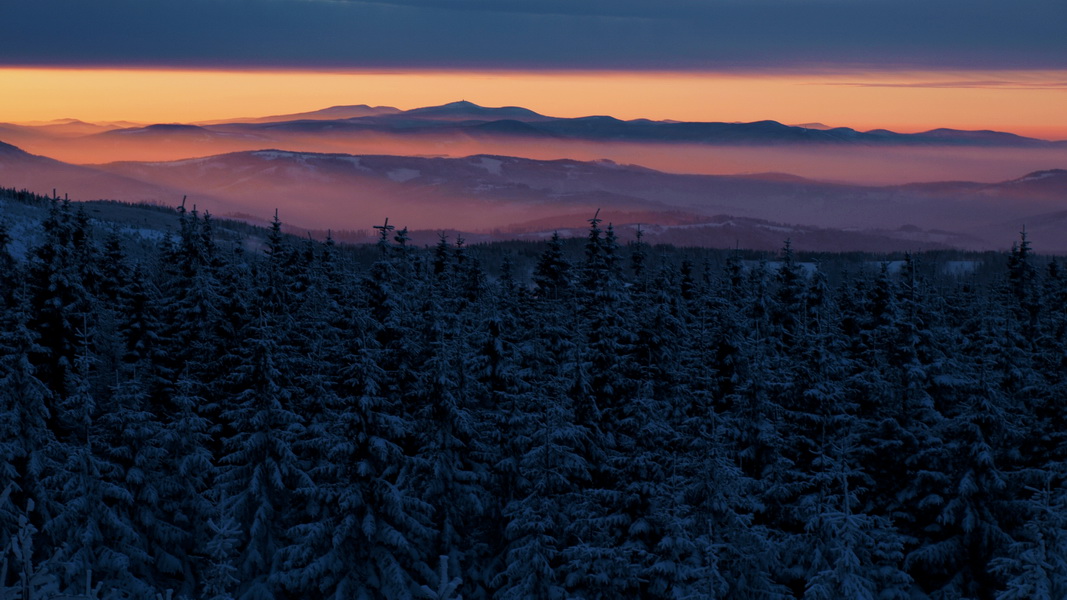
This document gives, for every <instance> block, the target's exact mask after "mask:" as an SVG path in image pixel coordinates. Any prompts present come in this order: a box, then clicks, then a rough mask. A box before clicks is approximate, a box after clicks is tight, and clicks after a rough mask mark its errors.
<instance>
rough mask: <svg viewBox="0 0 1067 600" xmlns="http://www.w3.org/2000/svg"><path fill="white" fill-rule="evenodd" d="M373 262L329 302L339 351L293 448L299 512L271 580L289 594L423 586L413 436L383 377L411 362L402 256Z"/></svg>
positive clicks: (369, 594)
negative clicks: (301, 477)
mask: <svg viewBox="0 0 1067 600" xmlns="http://www.w3.org/2000/svg"><path fill="white" fill-rule="evenodd" d="M383 233H387V232H386V231H385V230H383ZM384 239H386V238H385V237H383V240H384ZM380 258H381V260H379V262H378V263H377V264H376V265H375V266H374V268H373V269H372V271H371V276H370V277H368V278H366V279H364V280H363V281H362V287H361V288H359V289H356V288H353V289H350V290H348V291H347V292H345V293H341V294H339V295H337V296H336V297H335V298H336V299H337V300H338V302H339V307H338V308H339V310H340V317H339V319H338V321H337V322H336V323H335V326H336V327H337V328H338V330H339V331H338V335H339V340H340V343H339V345H338V346H337V347H336V351H335V352H331V353H328V354H327V357H328V359H329V361H330V366H329V367H328V369H329V372H330V373H334V375H332V376H331V380H332V381H333V383H332V384H331V385H330V386H328V388H327V393H326V394H325V395H324V396H323V397H322V401H323V403H322V406H321V408H320V412H319V413H317V414H316V415H314V416H313V418H312V419H311V422H310V424H309V431H308V433H309V435H307V436H306V437H305V438H304V441H303V442H302V443H301V444H300V445H299V446H298V448H299V452H300V454H301V455H302V456H306V457H308V458H309V459H312V461H313V462H312V468H311V469H310V471H309V480H308V482H307V483H306V484H305V485H303V486H301V487H299V488H297V490H296V494H297V498H298V499H299V500H300V502H301V505H302V506H304V507H305V509H304V510H303V511H302V513H303V514H302V515H301V518H300V522H298V523H296V524H294V526H293V527H292V528H291V530H290V540H291V541H290V543H289V544H288V546H287V547H286V548H285V549H284V550H283V552H282V554H281V556H282V559H283V562H282V567H283V568H282V571H281V572H280V573H279V574H278V576H277V577H276V580H277V581H278V582H279V583H281V584H283V585H284V586H285V587H286V588H287V589H288V590H291V591H292V592H293V593H299V594H305V595H309V594H310V595H315V596H316V597H323V598H385V599H404V598H413V597H414V594H415V591H416V590H417V589H418V584H419V583H420V582H419V581H418V579H417V576H418V575H419V573H418V572H417V570H416V567H417V566H418V563H419V560H420V558H421V555H422V553H421V552H420V551H421V550H422V548H424V547H425V544H426V541H427V540H429V539H431V536H430V534H429V531H428V529H427V526H426V523H427V520H428V519H427V513H428V510H427V507H426V505H425V504H424V503H422V502H421V501H419V500H418V499H417V496H416V495H415V494H414V490H413V489H412V487H411V485H410V483H409V482H408V481H406V480H405V479H404V476H405V474H406V473H408V472H409V470H410V469H409V463H410V461H411V458H410V456H409V455H408V454H407V453H406V444H407V442H408V440H409V438H410V437H411V435H412V433H413V431H412V426H411V421H408V420H406V419H405V418H404V416H405V415H404V411H403V407H402V406H401V402H400V401H401V397H400V395H399V394H397V393H396V391H395V390H397V389H399V388H398V387H396V386H395V384H394V380H393V379H392V377H393V376H394V375H392V374H390V372H389V371H394V372H395V371H396V369H397V368H398V367H399V366H400V365H402V364H403V363H404V362H406V361H407V360H408V358H407V353H406V351H402V349H401V348H399V346H402V345H403V344H404V343H405V339H404V336H405V334H404V331H405V327H406V325H405V324H404V323H403V321H401V319H403V318H404V317H405V316H406V315H404V314H402V313H403V307H404V306H405V300H404V299H402V298H399V297H398V296H399V295H400V294H401V293H402V292H401V291H400V290H402V289H403V288H402V286H400V283H401V282H400V281H399V280H398V278H399V275H398V271H399V269H397V268H395V265H394V264H393V263H394V261H397V260H406V258H405V257H403V256H400V257H398V256H397V255H395V254H394V253H393V252H392V251H391V249H390V248H389V247H388V245H386V244H385V243H384V242H383V245H382V249H381V252H380ZM341 285H344V284H343V283H342V284H341ZM394 285H396V286H398V287H397V289H394V287H393V286H394ZM343 289H344V288H343V287H342V288H341V289H339V290H337V291H342V290H343Z"/></svg>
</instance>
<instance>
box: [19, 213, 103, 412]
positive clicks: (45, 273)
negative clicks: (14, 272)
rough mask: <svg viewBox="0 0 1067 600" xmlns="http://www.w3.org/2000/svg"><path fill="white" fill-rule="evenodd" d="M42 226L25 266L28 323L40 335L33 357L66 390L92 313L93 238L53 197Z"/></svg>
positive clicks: (49, 380) (52, 385) (59, 390)
mask: <svg viewBox="0 0 1067 600" xmlns="http://www.w3.org/2000/svg"><path fill="white" fill-rule="evenodd" d="M42 228H43V232H42V233H43V240H42V242H41V244H40V245H39V246H37V247H36V248H34V249H33V250H32V252H31V255H30V258H29V262H28V265H27V267H26V271H25V276H26V287H27V297H28V299H29V308H30V312H29V321H28V325H29V327H30V329H31V330H32V331H33V332H34V333H35V334H36V336H37V346H36V347H35V348H34V350H33V352H32V354H31V360H32V361H33V363H34V365H35V366H36V368H37V373H38V376H39V377H40V379H41V381H43V382H44V383H45V384H46V385H47V386H48V387H49V389H51V390H52V391H53V392H54V393H56V394H59V395H64V394H67V393H69V392H70V391H71V390H68V389H67V387H66V384H67V382H68V381H69V380H71V377H70V371H71V369H73V365H74V361H75V359H76V358H77V352H78V349H79V347H80V346H79V344H80V342H79V340H78V331H79V330H81V329H84V328H85V322H86V321H87V320H88V319H89V317H90V315H91V313H92V299H91V296H90V291H89V289H88V288H87V287H86V277H87V276H90V275H91V271H92V269H93V266H94V265H92V264H90V263H86V262H85V261H86V260H88V259H89V258H91V256H92V252H91V250H90V243H91V240H90V239H89V236H90V233H89V232H88V231H87V230H85V228H84V224H83V223H82V224H80V223H77V222H76V220H75V217H74V215H73V214H72V213H71V207H70V203H69V202H63V203H60V202H57V201H52V204H51V206H50V207H49V212H48V217H47V218H46V219H45V220H44V221H43V223H42ZM89 279H91V277H89Z"/></svg>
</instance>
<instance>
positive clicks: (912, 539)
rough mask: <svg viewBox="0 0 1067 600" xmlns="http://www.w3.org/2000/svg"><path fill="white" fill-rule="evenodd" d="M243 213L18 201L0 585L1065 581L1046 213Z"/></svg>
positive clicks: (1059, 277)
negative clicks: (162, 231) (1029, 226)
mask: <svg viewBox="0 0 1067 600" xmlns="http://www.w3.org/2000/svg"><path fill="white" fill-rule="evenodd" d="M0 221H3V219H2V218H0ZM216 227H217V223H216V222H215V221H214V220H213V219H212V218H210V217H208V216H206V215H202V214H198V213H197V212H196V211H195V210H189V211H185V210H183V211H180V212H179V213H178V214H177V215H175V216H174V224H173V228H172V233H171V234H170V235H167V236H163V237H161V238H160V239H159V240H158V242H156V243H153V244H152V245H150V247H147V249H146V248H144V247H139V248H135V247H134V246H133V245H131V244H130V243H128V240H126V239H125V238H124V237H123V236H122V235H120V234H119V233H118V232H116V231H114V230H107V229H104V228H99V227H95V226H93V225H92V224H91V223H90V220H89V219H88V218H87V217H86V216H85V214H84V212H82V211H80V210H78V209H77V207H76V205H71V204H67V203H63V202H56V201H51V202H50V205H49V207H48V216H47V218H46V219H44V220H43V221H42V222H41V223H40V231H39V232H38V233H37V238H35V241H34V243H33V244H32V246H31V247H29V248H27V250H26V251H25V252H24V253H23V254H21V255H16V254H15V253H13V252H11V251H10V248H12V247H13V244H12V240H13V238H12V235H11V234H10V231H9V230H8V229H6V228H3V227H2V226H0V598H2V599H4V600H9V599H18V600H30V599H33V600H48V599H52V598H56V599H59V598H66V599H72V598H78V599H83V598H96V599H102V600H112V599H150V600H151V599H157V598H158V599H160V600H163V599H174V600H177V599H181V598H188V599H203V600H230V599H232V600H238V599H239V600H268V599H330V600H332V599H338V600H341V599H343V600H349V599H367V600H377V599H381V600H401V599H438V600H445V599H459V598H464V599H466V600H520V599H522V600H525V599H529V600H564V599H572V598H573V599H585V600H613V599H635V598H641V599H650V600H651V599H655V600H660V599H662V600H683V599H712V598H729V599H738V600H743V599H753V600H755V599H759V600H769V599H775V598H782V599H786V598H803V599H806V600H814V599H842V598H847V599H872V600H873V599H880V600H881V599H884V600H905V599H919V598H931V599H942V600H950V599H964V598H968V599H997V600H1009V599H1047V600H1062V599H1063V598H1067V462H1065V455H1067V422H1065V419H1067V410H1065V402H1067V272H1065V271H1064V267H1063V264H1062V263H1061V262H1060V261H1058V260H1055V259H1052V258H1049V257H1046V256H1042V255H1040V254H1039V252H1040V249H1034V248H1031V247H1030V244H1029V242H1027V240H1026V237H1025V235H1024V236H1022V237H1021V238H1020V239H1019V240H1018V241H1017V242H1016V244H1015V246H1014V248H1013V249H1012V251H1011V252H1010V253H1003V254H1001V255H999V256H998V258H997V260H998V261H999V265H1000V266H999V268H998V271H997V273H996V276H995V277H991V278H988V280H976V279H971V278H967V277H959V276H955V275H952V274H931V273H930V272H928V271H924V270H923V269H922V268H921V266H922V261H923V256H922V255H921V254H919V255H916V256H909V257H906V258H905V259H904V260H903V264H902V265H900V268H895V269H889V268H887V267H882V268H873V269H856V270H854V271H851V272H845V273H841V274H835V275H834V276H832V277H831V276H829V275H828V274H827V273H825V272H824V271H823V270H822V269H820V268H818V267H817V266H816V268H814V269H808V268H804V267H802V265H801V263H800V261H799V260H798V258H797V255H796V254H795V253H794V252H793V251H792V249H791V248H790V247H789V245H788V244H785V245H784V248H783V251H782V252H781V253H780V254H779V256H778V257H777V258H776V260H775V261H774V262H773V263H765V264H762V265H756V266H753V265H752V264H749V263H748V262H744V261H742V260H740V258H739V255H738V254H736V253H734V254H731V253H728V252H727V253H724V256H727V257H728V258H727V259H726V260H725V261H723V262H722V263H721V264H714V265H706V264H701V263H700V262H699V261H690V260H686V259H685V258H684V254H683V253H681V251H680V250H679V249H674V248H670V247H650V246H649V245H647V244H643V243H641V242H640V240H639V239H638V240H637V241H628V242H626V243H621V242H620V241H619V240H618V239H617V238H616V235H615V232H614V231H613V229H612V228H611V227H610V226H609V225H608V224H607V223H604V222H602V221H600V220H599V219H597V218H596V217H594V218H592V219H590V220H589V222H588V228H587V235H586V237H585V239H584V240H581V241H572V242H573V243H571V245H570V246H566V244H565V243H564V240H561V239H559V238H558V237H556V238H553V239H551V240H546V241H544V242H543V243H538V245H537V254H536V256H535V257H534V259H533V260H532V261H531V263H530V268H529V269H517V268H515V264H514V263H513V262H512V261H511V260H510V259H509V258H508V257H507V256H504V258H503V259H502V261H501V263H502V264H500V265H497V264H493V265H491V268H490V265H489V264H488V261H483V260H479V259H478V257H477V256H476V252H474V248H473V247H469V246H466V245H463V244H462V243H457V240H456V239H447V238H445V237H444V236H442V239H441V243H440V244H438V245H437V246H436V247H416V245H415V244H413V243H411V242H410V241H409V239H408V237H407V232H406V230H404V229H401V228H395V229H394V228H391V227H386V226H384V225H383V226H381V227H379V228H378V231H379V232H380V241H379V243H378V245H377V247H372V248H364V249H363V250H362V252H364V254H365V255H366V256H370V257H371V260H366V261H360V260H355V259H354V258H353V256H355V255H354V254H353V252H354V251H353V249H352V247H349V246H345V245H343V244H335V243H333V242H332V241H330V240H327V241H325V242H319V241H313V240H311V239H300V238H294V237H290V236H288V235H285V234H283V233H282V232H281V229H280V224H279V223H278V221H277V219H276V220H275V223H274V226H273V227H272V228H271V230H270V231H269V232H268V233H267V234H266V235H265V237H264V239H265V243H263V244H262V245H261V246H262V247H259V246H256V247H250V246H249V245H248V244H241V243H232V242H229V241H220V240H219V239H218V236H217V235H216V233H215V232H216ZM783 241H784V240H783ZM568 248H570V251H568ZM498 267H499V268H498Z"/></svg>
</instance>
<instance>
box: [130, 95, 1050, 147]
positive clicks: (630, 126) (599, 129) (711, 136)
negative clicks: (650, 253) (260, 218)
mask: <svg viewBox="0 0 1067 600" xmlns="http://www.w3.org/2000/svg"><path fill="white" fill-rule="evenodd" d="M517 123H522V124H523V125H521V126H520V125H517ZM810 125H815V126H803V125H801V126H793V125H784V124H782V123H780V122H778V121H774V120H762V121H753V122H748V123H726V122H684V121H653V120H648V119H634V120H628V121H627V120H621V119H617V118H615V117H611V116H603V115H601V116H585V117H573V118H560V117H550V116H545V115H542V114H540V113H537V112H535V111H532V110H530V109H527V108H523V107H518V106H505V107H497V108H493V107H484V106H479V105H477V104H475V103H473V102H469V101H466V100H462V101H459V102H451V103H448V104H443V105H440V106H428V107H422V108H414V109H410V110H399V109H395V108H392V107H369V106H366V105H355V106H336V107H331V108H327V109H323V110H320V111H312V112H308V113H297V114H292V115H279V116H274V117H263V118H258V119H236V120H230V121H212V122H205V123H200V124H198V126H199V127H201V128H203V129H206V130H208V131H213V132H227V133H260V132H271V133H277V132H280V131H292V132H308V131H322V130H325V129H330V130H331V131H332V132H333V133H334V134H336V133H337V132H339V131H364V132H376V133H396V132H398V131H402V132H403V133H404V134H406V135H413V134H418V133H427V134H428V133H433V134H435V135H442V134H449V133H450V134H457V135H458V134H468V135H509V136H520V137H535V138H536V137H551V138H558V139H570V140H587V141H616V142H618V141H631V142H660V143H695V144H709V145H728V146H729V145H756V146H759V145H784V144H820V145H850V144H863V145H873V146H879V145H882V146H931V145H949V146H977V147H1013V148H1046V147H1063V148H1067V141H1048V140H1040V139H1036V138H1028V137H1023V136H1020V135H1016V134H1013V133H1006V132H998V131H966V130H957V129H947V128H940V129H932V130H930V131H926V132H921V133H897V132H893V131H889V130H885V129H877V130H871V131H858V130H856V129H852V128H850V127H827V126H823V125H821V124H810ZM154 127H159V126H158V125H150V126H148V127H145V128H144V129H146V130H150V129H151V128H154ZM124 131H128V132H130V133H132V132H134V131H137V129H136V128H131V129H128V130H124ZM190 131H192V130H190Z"/></svg>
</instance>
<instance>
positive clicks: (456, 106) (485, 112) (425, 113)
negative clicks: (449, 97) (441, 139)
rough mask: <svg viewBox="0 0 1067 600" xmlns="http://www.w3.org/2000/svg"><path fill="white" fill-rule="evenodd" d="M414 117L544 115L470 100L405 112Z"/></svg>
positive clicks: (479, 117) (517, 117)
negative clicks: (494, 106) (479, 103)
mask: <svg viewBox="0 0 1067 600" xmlns="http://www.w3.org/2000/svg"><path fill="white" fill-rule="evenodd" d="M404 114H405V115H408V116H413V117H437V118H444V119H449V118H451V119H484V118H490V119H523V118H541V117H542V115H540V114H538V113H536V112H534V111H532V110H530V109H528V108H522V107H521V106H501V107H498V108H493V107H488V106H479V105H478V104H475V103H473V102H470V101H469V100H459V101H456V102H449V103H448V104H442V105H440V106H426V107H423V108H413V109H411V110H408V111H405V112H404Z"/></svg>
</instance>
